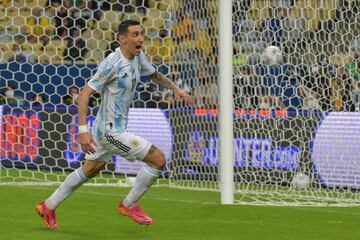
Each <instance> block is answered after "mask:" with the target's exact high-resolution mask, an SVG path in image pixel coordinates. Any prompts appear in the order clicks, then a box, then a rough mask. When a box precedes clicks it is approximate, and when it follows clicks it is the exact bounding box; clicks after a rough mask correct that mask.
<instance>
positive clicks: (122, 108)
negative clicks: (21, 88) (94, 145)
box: [88, 48, 155, 139]
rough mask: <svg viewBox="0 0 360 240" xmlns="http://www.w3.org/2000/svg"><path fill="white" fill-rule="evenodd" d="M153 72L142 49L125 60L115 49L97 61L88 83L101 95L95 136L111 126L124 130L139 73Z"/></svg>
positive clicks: (99, 135)
mask: <svg viewBox="0 0 360 240" xmlns="http://www.w3.org/2000/svg"><path fill="white" fill-rule="evenodd" d="M154 72H155V68H154V66H153V65H152V64H151V63H150V62H149V61H148V60H147V58H146V56H145V54H144V53H143V52H141V53H140V55H139V56H135V58H134V59H133V60H128V59H126V58H125V57H124V55H123V54H122V52H121V50H120V48H117V49H116V50H115V51H114V52H113V53H111V54H109V56H107V58H105V59H104V60H103V61H102V62H100V64H99V66H98V69H97V72H96V73H95V74H94V76H93V77H92V78H91V79H90V80H89V82H88V85H89V86H90V87H91V88H92V89H94V90H96V91H98V90H101V96H102V98H101V104H100V108H99V112H98V113H97V116H96V120H95V125H94V129H93V130H94V132H93V134H94V136H96V137H97V138H98V139H101V136H102V135H103V133H104V131H105V130H107V129H110V128H113V129H114V130H116V131H120V132H123V131H126V127H127V122H128V113H129V108H130V104H131V102H132V100H133V98H134V95H135V91H136V86H137V84H138V82H139V81H140V75H150V74H152V73H154Z"/></svg>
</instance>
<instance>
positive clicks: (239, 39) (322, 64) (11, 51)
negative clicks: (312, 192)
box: [0, 0, 360, 111]
mask: <svg viewBox="0 0 360 240" xmlns="http://www.w3.org/2000/svg"><path fill="white" fill-rule="evenodd" d="M359 8H360V1H359V0H342V1H339V0H312V1H309V0H238V1H234V5H233V39H234V47H233V53H234V58H233V65H234V100H235V107H236V108H241V109H244V108H248V109H254V108H261V109H272V108H275V109H288V110H322V111H359V110H360V85H359V81H360V77H359V76H360V75H359V72H360V60H359V56H360V39H359V31H360V15H359V14H360V13H359ZM129 18H131V19H135V20H139V21H140V22H141V23H142V24H143V25H144V28H145V32H146V38H145V43H144V50H145V51H146V53H147V54H148V56H149V57H150V59H151V60H152V61H153V63H154V64H156V65H157V67H158V68H159V70H160V71H161V72H163V73H164V74H167V73H170V75H169V76H170V77H171V79H173V80H174V81H175V82H176V84H177V85H179V86H181V87H182V88H184V89H185V90H186V91H188V92H189V93H191V94H192V95H193V96H194V99H195V105H196V107H198V108H216V106H217V95H218V82H217V36H216V35H217V20H218V18H217V6H216V0H176V1H175V0H174V1H170V0H166V1H159V0H119V1H115V0H103V1H92V0H91V1H85V0H27V1H25V0H14V1H10V0H1V1H0V32H1V34H0V48H1V54H0V61H1V64H2V65H3V66H4V67H2V68H1V69H0V71H3V70H8V69H10V68H9V67H6V65H7V64H12V63H17V64H20V65H21V64H43V65H46V64H52V65H55V66H56V65H60V64H65V65H73V64H76V65H77V66H86V65H91V64H96V63H98V62H99V61H100V60H102V59H103V58H104V57H105V56H107V54H109V53H110V52H111V51H113V50H114V49H115V48H116V47H118V46H119V45H118V42H117V40H116V30H117V26H118V23H119V22H120V21H122V20H124V19H129ZM268 45H276V46H278V47H280V48H281V50H282V51H283V53H284V64H282V65H281V66H271V67H269V66H264V65H263V64H262V63H261V52H262V50H263V49H264V48H265V47H266V46H268ZM26 75H28V74H26ZM26 75H25V76H24V78H25V79H26V77H27V76H26ZM14 76H15V75H14ZM74 77H76V76H74ZM1 78H2V79H0V81H3V82H5V81H6V82H7V83H9V84H6V85H7V87H6V88H3V89H2V92H1V93H0V95H1V97H0V103H1V102H2V103H3V104H4V103H7V104H17V105H19V104H20V105H21V104H23V105H28V104H29V102H32V101H37V100H39V99H43V101H44V99H45V102H50V103H51V102H52V101H51V99H52V98H50V97H49V96H46V93H47V92H46V91H39V90H38V89H33V88H31V89H32V90H33V91H34V94H33V95H32V97H28V96H25V95H24V93H23V92H24V91H25V90H24V88H23V87H22V83H21V81H20V80H19V79H3V77H1ZM16 81H18V82H19V81H20V82H19V83H16ZM10 83H11V84H10ZM82 83H83V82H82ZM67 86H72V87H73V88H71V87H67V89H66V94H64V91H63V92H61V93H60V92H56V91H55V92H54V93H53V94H55V95H56V94H58V95H59V97H61V103H62V104H65V105H71V104H74V103H76V93H75V90H74V89H75V88H77V89H79V88H81V87H82V86H81V84H78V83H76V82H73V83H71V84H68V83H67ZM9 88H13V91H12V92H13V94H10V93H11V91H10V93H9ZM71 89H72V90H71ZM71 91H73V92H71ZM73 94H75V98H74V96H73ZM64 95H66V96H64ZM40 96H42V97H40ZM11 97H12V98H15V99H18V100H17V101H8V100H7V99H8V98H11ZM74 99H75V100H74ZM98 101H99V96H95V98H94V101H93V105H94V106H96V104H97V103H98ZM37 102H41V101H37ZM173 106H177V104H176V103H175V102H174V97H173V94H172V93H171V92H170V91H166V90H164V89H160V88H159V86H157V85H156V84H152V83H146V84H140V86H139V94H138V95H136V98H135V101H134V107H161V108H167V107H173Z"/></svg>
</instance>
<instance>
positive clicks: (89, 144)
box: [79, 133, 96, 154]
mask: <svg viewBox="0 0 360 240" xmlns="http://www.w3.org/2000/svg"><path fill="white" fill-rule="evenodd" d="M79 142H80V144H81V149H82V150H83V151H84V152H85V153H87V154H90V153H95V149H94V146H95V145H96V142H95V140H94V139H93V137H92V136H91V134H90V133H81V134H80V141H79Z"/></svg>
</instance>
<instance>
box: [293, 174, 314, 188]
mask: <svg viewBox="0 0 360 240" xmlns="http://www.w3.org/2000/svg"><path fill="white" fill-rule="evenodd" d="M310 183H311V180H310V178H309V176H308V175H306V174H304V173H296V174H295V175H294V177H293V179H292V180H291V186H292V187H294V188H297V189H305V188H309V187H310Z"/></svg>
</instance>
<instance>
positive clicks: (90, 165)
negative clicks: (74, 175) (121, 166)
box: [82, 161, 105, 178]
mask: <svg viewBox="0 0 360 240" xmlns="http://www.w3.org/2000/svg"><path fill="white" fill-rule="evenodd" d="M104 166H105V162H100V161H86V162H85V164H84V165H83V167H82V170H83V173H84V175H85V176H86V177H88V178H93V177H95V176H97V175H98V174H99V173H100V171H101V170H102V169H103V168H104Z"/></svg>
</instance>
